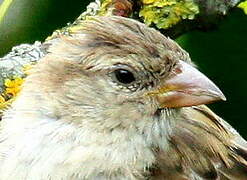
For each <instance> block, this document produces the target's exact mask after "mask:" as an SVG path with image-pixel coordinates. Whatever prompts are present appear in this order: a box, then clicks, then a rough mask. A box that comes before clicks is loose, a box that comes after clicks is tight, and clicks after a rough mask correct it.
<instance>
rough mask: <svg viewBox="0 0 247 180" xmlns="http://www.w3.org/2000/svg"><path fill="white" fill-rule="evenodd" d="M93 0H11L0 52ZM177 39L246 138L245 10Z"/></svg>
mask: <svg viewBox="0 0 247 180" xmlns="http://www.w3.org/2000/svg"><path fill="white" fill-rule="evenodd" d="M7 1H10V0H0V4H1V5H3V4H4V3H6V2H7ZM89 2H90V0H73V1H67V0H13V1H12V3H11V5H10V6H9V8H8V11H7V13H6V15H5V16H4V19H3V21H2V22H1V24H0V57H1V56H3V55H4V54H6V53H7V52H9V51H10V49H11V47H13V46H14V45H17V44H21V43H33V42H34V41H35V40H41V41H43V40H44V39H45V38H46V37H47V36H48V35H51V33H52V32H53V31H54V30H55V29H58V28H61V27H63V26H66V24H67V23H68V22H73V20H75V18H76V17H78V16H79V15H80V13H81V12H83V11H84V10H85V7H86V5H87V4H88V3H89ZM0 10H2V9H1V8H0ZM0 14H1V12H0ZM176 40H177V42H178V43H179V44H180V45H181V46H182V47H183V48H184V49H186V50H187V51H188V52H189V53H190V55H191V57H192V59H193V60H194V61H195V62H196V64H197V65H198V66H199V69H200V70H201V71H202V72H203V73H205V74H206V75H207V76H208V77H210V78H211V79H212V80H213V81H214V82H215V83H216V84H217V85H218V86H219V87H220V88H221V90H222V91H223V92H224V94H225V96H226V97H227V101H226V102H217V103H215V104H212V105H210V107H211V108H212V109H213V110H214V111H215V112H216V113H217V114H218V115H220V116H221V117H223V118H224V119H225V120H227V121H228V122H229V123H230V124H231V125H233V126H234V127H235V128H236V129H237V130H238V131H239V132H240V134H242V135H243V136H244V137H245V138H247V128H246V126H247V118H246V114H245V113H247V110H245V108H246V107H247V15H245V14H244V13H243V11H242V10H241V9H238V8H236V9H233V10H232V12H231V13H230V15H229V16H227V17H226V18H225V19H224V20H223V21H222V22H221V23H220V24H219V26H218V27H217V28H215V29H213V30H210V31H207V32H202V31H193V32H189V33H187V34H184V35H182V36H180V37H179V38H177V39H176Z"/></svg>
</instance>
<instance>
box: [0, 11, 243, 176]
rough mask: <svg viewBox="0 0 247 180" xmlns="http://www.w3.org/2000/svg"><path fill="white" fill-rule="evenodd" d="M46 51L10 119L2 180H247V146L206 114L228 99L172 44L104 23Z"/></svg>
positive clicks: (109, 19) (1, 153)
mask: <svg viewBox="0 0 247 180" xmlns="http://www.w3.org/2000/svg"><path fill="white" fill-rule="evenodd" d="M43 47H44V49H45V51H46V52H47V53H46V55H45V56H44V57H43V58H42V59H41V60H40V61H39V62H38V63H37V64H36V65H35V66H34V67H33V68H32V69H31V72H30V73H29V75H28V77H27V78H26V79H25V82H24V84H23V86H22V90H21V92H20V94H19V95H18V97H16V99H15V101H14V102H13V104H12V105H11V107H10V108H9V109H8V110H7V111H6V112H5V113H4V115H3V118H2V121H1V130H0V179H1V180H17V179H20V180H48V179H49V180H84V179H85V180H98V179H99V180H144V179H150V180H162V179H163V180H246V179H247V143H246V141H245V140H244V138H243V137H241V135H239V133H238V132H237V131H236V130H235V129H234V128H233V127H232V126H231V125H229V124H228V123H227V122H226V121H224V120H223V119H222V118H220V117H219V116H217V115H216V114H215V113H214V112H212V111H211V110H210V109H209V108H208V107H207V106H206V104H208V103H212V102H215V101H218V100H226V98H225V96H224V94H223V93H222V92H221V90H220V89H219V88H218V87H217V86H216V85H215V84H214V83H213V82H212V81H211V80H210V79H209V78H208V77H206V76H205V75H204V74H203V73H201V72H200V71H199V70H198V69H197V66H196V65H195V64H194V63H193V62H192V60H191V58H190V56H189V54H188V53H187V52H186V51H185V50H183V49H182V48H181V47H180V46H179V45H178V44H177V43H176V42H175V41H173V40H172V39H170V38H168V37H166V36H164V35H163V34H161V33H160V32H159V31H157V30H155V29H154V28H151V27H147V26H146V25H145V24H143V23H141V22H138V21H136V20H133V19H129V18H125V17H118V16H105V17H101V16H95V17H90V18H88V19H86V20H81V21H80V22H79V23H78V24H77V25H76V26H74V27H71V30H70V31H69V33H67V34H60V35H58V36H57V37H56V38H53V39H51V40H48V41H46V42H44V44H43ZM236 113H237V112H236Z"/></svg>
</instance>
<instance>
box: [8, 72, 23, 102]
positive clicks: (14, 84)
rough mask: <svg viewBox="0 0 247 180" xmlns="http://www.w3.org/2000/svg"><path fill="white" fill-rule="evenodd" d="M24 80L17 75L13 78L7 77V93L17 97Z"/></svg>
mask: <svg viewBox="0 0 247 180" xmlns="http://www.w3.org/2000/svg"><path fill="white" fill-rule="evenodd" d="M23 82H24V79H23V78H20V77H16V78H14V79H13V80H10V79H6V80H5V82H4V85H5V87H6V89H5V92H4V93H5V94H7V95H10V96H13V97H15V96H16V95H17V94H18V93H19V92H20V90H21V85H22V83H23Z"/></svg>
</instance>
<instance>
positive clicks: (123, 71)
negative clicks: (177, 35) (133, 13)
mask: <svg viewBox="0 0 247 180" xmlns="http://www.w3.org/2000/svg"><path fill="white" fill-rule="evenodd" d="M45 45H46V46H48V47H49V48H48V50H47V51H48V54H47V55H46V56H45V57H44V58H43V59H42V60H41V61H40V62H39V63H38V65H37V66H36V67H35V68H34V70H33V73H31V75H30V76H29V77H28V78H27V80H26V83H25V84H24V88H23V93H22V94H26V96H25V98H29V97H31V99H30V102H32V103H30V104H32V106H35V107H37V109H39V112H42V113H45V114H46V115H49V116H53V117H55V118H58V119H59V118H61V117H63V118H64V119H66V120H69V121H71V122H75V123H79V124H83V123H85V124H87V126H89V125H90V123H92V122H93V123H97V124H98V126H99V127H102V128H103V127H104V128H106V127H107V128H109V129H112V128H115V127H118V126H130V125H133V124H138V123H140V121H142V119H149V120H150V118H153V117H154V116H157V115H158V114H159V112H160V111H166V110H172V109H175V110H176V109H179V108H182V107H187V106H194V105H200V104H207V103H210V102H213V101H216V100H220V99H223V100H224V99H225V97H224V95H223V94H222V92H221V91H220V90H219V89H218V88H217V86H216V85H215V84H214V83H213V82H212V81H211V80H209V79H208V78H207V77H206V76H205V75H203V74H202V73H201V72H199V71H198V70H197V69H196V68H195V66H194V65H193V63H192V62H191V60H190V57H189V55H188V53H187V52H185V51H184V50H183V49H182V48H180V47H179V45H178V44H177V43H176V42H174V41H173V40H171V39H169V38H167V37H165V36H163V35H162V34H161V33H159V32H158V31H156V30H155V29H153V28H149V27H146V26H145V25H144V24H142V23H139V22H137V21H135V20H131V19H127V18H123V17H94V18H92V19H90V20H85V21H82V22H80V23H79V24H78V25H77V26H74V27H71V29H70V32H69V34H68V35H61V36H60V37H59V38H57V39H54V40H51V41H48V42H46V43H45ZM34 87H35V88H34ZM25 92H26V93H25ZM85 119H87V121H85ZM88 122H90V123H88Z"/></svg>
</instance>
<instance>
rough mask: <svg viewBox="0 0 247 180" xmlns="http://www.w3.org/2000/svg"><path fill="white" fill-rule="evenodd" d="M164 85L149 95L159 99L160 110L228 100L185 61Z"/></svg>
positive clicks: (181, 62)
mask: <svg viewBox="0 0 247 180" xmlns="http://www.w3.org/2000/svg"><path fill="white" fill-rule="evenodd" d="M161 83H162V82H161ZM162 84H163V85H161V87H159V88H158V89H157V90H155V91H152V92H149V93H148V94H149V95H152V96H155V97H156V98H157V101H158V103H159V105H160V108H165V107H171V108H175V107H187V106H196V105H201V104H208V103H211V102H213V101H217V100H226V98H225V96H224V94H223V93H222V92H221V91H220V89H219V88H218V87H217V86H216V85H215V84H214V83H213V82H212V81H211V80H210V79H208V78H207V77H206V76H205V75H204V74H202V73H201V72H199V71H198V70H197V69H196V68H194V67H192V66H191V65H189V64H187V63H186V62H184V61H179V62H178V64H177V66H176V67H175V68H174V70H173V71H172V73H171V76H169V77H168V78H167V79H165V80H164V83H162Z"/></svg>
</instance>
